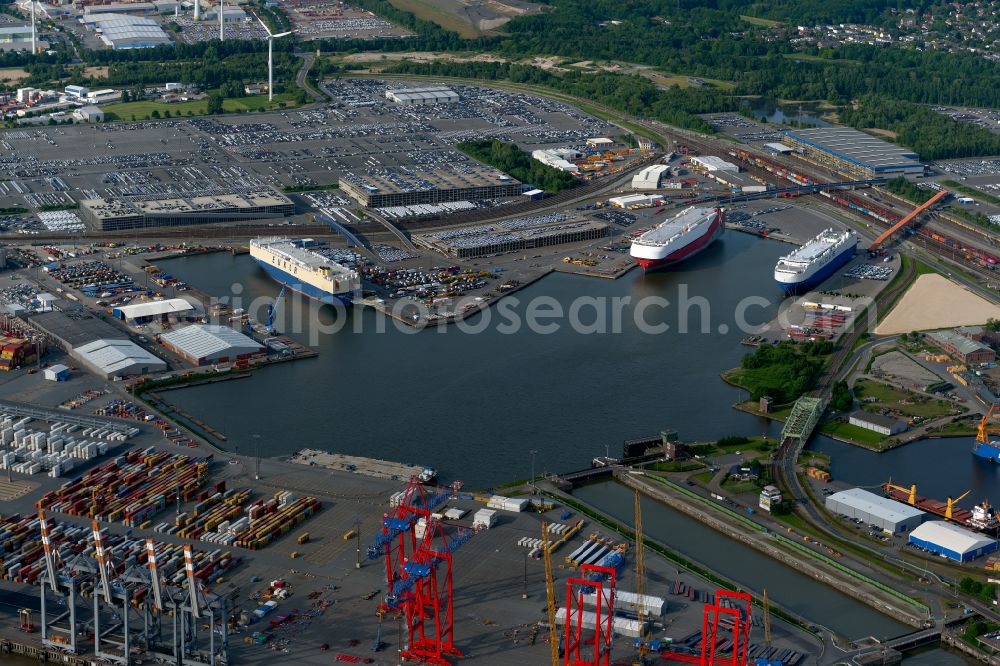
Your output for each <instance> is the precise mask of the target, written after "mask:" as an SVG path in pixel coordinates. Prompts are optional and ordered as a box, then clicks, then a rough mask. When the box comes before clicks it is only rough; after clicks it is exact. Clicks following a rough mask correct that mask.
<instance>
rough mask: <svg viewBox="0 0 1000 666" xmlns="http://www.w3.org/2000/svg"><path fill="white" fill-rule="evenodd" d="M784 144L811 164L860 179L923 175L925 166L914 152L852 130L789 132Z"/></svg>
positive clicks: (829, 128)
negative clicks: (811, 161) (799, 152)
mask: <svg viewBox="0 0 1000 666" xmlns="http://www.w3.org/2000/svg"><path fill="white" fill-rule="evenodd" d="M785 142H787V143H788V144H790V145H791V146H792V147H794V148H797V149H799V150H801V151H802V153H803V155H805V156H806V158H808V159H810V160H813V161H815V162H818V163H820V164H822V165H824V166H828V167H831V168H833V169H835V170H837V171H839V172H841V173H845V174H849V175H851V176H857V177H859V178H878V177H880V176H886V177H889V178H891V177H893V176H902V175H904V174H912V175H920V174H922V173H923V172H924V165H923V164H922V163H921V162H920V161H919V156H918V155H917V154H916V153H914V152H913V151H911V150H907V149H906V148H902V147H901V146H897V145H895V144H892V143H889V142H888V141H883V140H882V139H879V138H878V137H874V136H872V135H871V134H865V133H864V132H861V131H859V130H856V129H853V128H851V127H816V128H811V129H801V130H800V129H796V130H788V131H786V132H785Z"/></svg>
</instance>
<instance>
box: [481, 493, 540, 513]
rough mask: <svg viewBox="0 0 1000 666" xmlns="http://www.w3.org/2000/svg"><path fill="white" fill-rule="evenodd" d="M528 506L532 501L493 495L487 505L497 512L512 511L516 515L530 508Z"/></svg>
mask: <svg viewBox="0 0 1000 666" xmlns="http://www.w3.org/2000/svg"><path fill="white" fill-rule="evenodd" d="M528 504H530V501H529V500H527V499H523V498H520V499H515V498H513V497H504V496H503V495H493V496H492V497H490V500H489V501H488V502H487V503H486V508H488V509H495V510H497V511H512V512H514V513H520V512H521V511H524V510H525V509H527V508H528Z"/></svg>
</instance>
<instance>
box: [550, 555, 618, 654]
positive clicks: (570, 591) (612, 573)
mask: <svg viewBox="0 0 1000 666" xmlns="http://www.w3.org/2000/svg"><path fill="white" fill-rule="evenodd" d="M580 574H581V577H580V578H572V577H571V578H570V579H569V580H567V581H566V621H565V625H564V627H563V644H564V645H565V653H564V655H565V659H564V664H565V666H610V664H611V644H612V638H613V637H614V621H615V579H616V577H617V570H616V569H615V568H614V567H604V566H597V565H591V564H584V565H583V566H581V567H580ZM588 594H596V596H597V600H596V601H595V606H596V607H595V609H594V611H593V616H592V615H591V613H590V611H587V610H586V609H585V603H584V601H585V597H586V595H588ZM591 622H593V624H594V627H593V628H589V627H587V626H586V625H587V624H590V623H591ZM591 631H593V637H592V638H586V637H585V636H586V635H587V634H589V633H590V632H591ZM590 645H593V651H592V652H591V651H590V650H589V649H588V648H589V646H590ZM587 652H591V654H590V655H588V654H587Z"/></svg>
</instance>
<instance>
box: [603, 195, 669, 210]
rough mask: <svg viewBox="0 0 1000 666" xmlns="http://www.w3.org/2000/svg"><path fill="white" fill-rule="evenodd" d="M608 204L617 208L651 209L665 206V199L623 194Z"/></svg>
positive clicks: (655, 196)
mask: <svg viewBox="0 0 1000 666" xmlns="http://www.w3.org/2000/svg"><path fill="white" fill-rule="evenodd" d="M608 203H609V204H611V205H612V206H614V207H615V208H650V207H652V206H659V205H662V204H663V197H661V196H659V195H657V194H623V195H622V196H620V197H611V198H610V199H608Z"/></svg>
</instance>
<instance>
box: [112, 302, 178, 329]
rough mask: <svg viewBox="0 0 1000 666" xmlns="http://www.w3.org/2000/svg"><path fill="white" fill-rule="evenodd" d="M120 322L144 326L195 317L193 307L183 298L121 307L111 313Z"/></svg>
mask: <svg viewBox="0 0 1000 666" xmlns="http://www.w3.org/2000/svg"><path fill="white" fill-rule="evenodd" d="M111 312H112V314H113V315H114V316H115V317H116V318H117V319H121V320H122V321H125V322H128V323H130V324H145V323H148V322H151V321H177V320H180V319H187V318H188V317H191V316H193V315H195V314H196V313H195V309H194V306H193V305H191V304H190V303H188V302H187V301H185V300H184V299H183V298H167V299H164V300H162V301H147V302H145V303H132V304H129V305H121V306H119V307H117V308H115V309H114V310H112V311H111Z"/></svg>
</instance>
